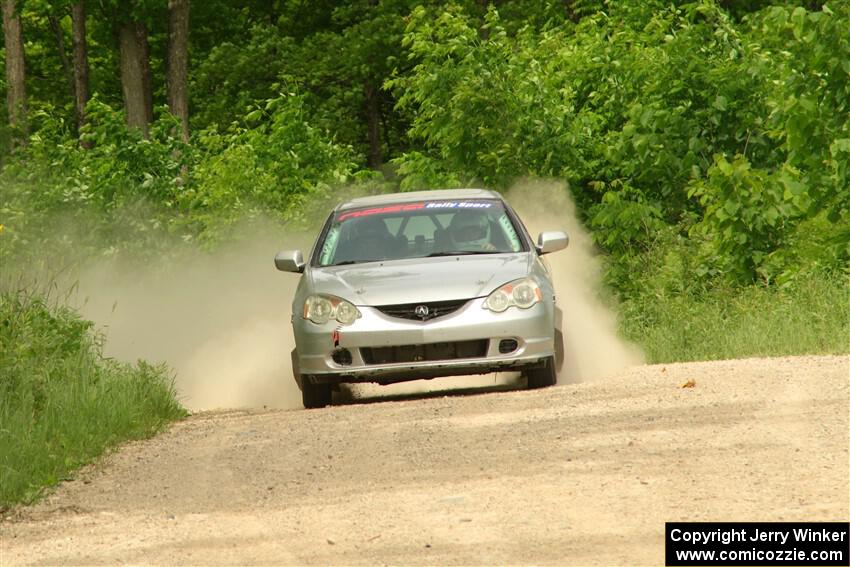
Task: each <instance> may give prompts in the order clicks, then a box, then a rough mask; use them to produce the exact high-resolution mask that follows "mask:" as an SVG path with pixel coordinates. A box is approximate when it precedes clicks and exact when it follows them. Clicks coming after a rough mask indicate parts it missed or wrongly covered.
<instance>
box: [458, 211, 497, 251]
mask: <svg viewBox="0 0 850 567" xmlns="http://www.w3.org/2000/svg"><path fill="white" fill-rule="evenodd" d="M448 233H449V238H450V239H451V241H452V243H453V244H454V246H455V248H456V249H457V250H470V251H472V250H495V249H496V247H495V246H493V244H492V243H491V242H490V220H489V219H488V218H487V214H486V213H482V212H479V211H460V212H458V213H457V214H456V215H455V216H453V217H452V220H451V222H450V223H449V228H448Z"/></svg>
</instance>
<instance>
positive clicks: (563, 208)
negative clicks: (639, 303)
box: [506, 180, 643, 383]
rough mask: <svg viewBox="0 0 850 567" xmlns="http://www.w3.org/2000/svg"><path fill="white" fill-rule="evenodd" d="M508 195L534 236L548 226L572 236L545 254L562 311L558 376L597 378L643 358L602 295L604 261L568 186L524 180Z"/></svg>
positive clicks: (568, 379)
mask: <svg viewBox="0 0 850 567" xmlns="http://www.w3.org/2000/svg"><path fill="white" fill-rule="evenodd" d="M506 198H507V200H508V202H509V203H510V204H511V206H512V207H513V208H514V209H515V210H516V211H517V213H518V214H519V216H520V218H522V220H523V222H524V223H525V225H526V228H528V230H529V232H530V233H531V234H532V237H534V238H536V237H537V234H538V233H539V232H542V231H544V230H563V231H565V232H566V233H567V234H568V235H569V237H570V244H569V246H568V247H567V249H566V250H562V251H560V252H555V253H552V254H549V255H547V256H545V258H546V260H547V262H548V263H549V266H550V267H551V269H552V272H553V279H554V281H555V297H556V299H557V302H558V305H559V306H560V307H561V310H562V311H563V312H564V321H563V332H564V355H565V356H564V366H563V368H562V369H561V372H560V374H559V376H558V382H559V383H571V382H584V381H590V380H597V379H600V378H604V377H605V376H609V375H611V374H615V373H617V372H619V371H621V370H623V369H624V368H627V367H629V366H635V365H638V364H641V363H643V354H642V353H641V351H640V349H639V348H638V347H637V346H635V345H633V344H631V343H629V342H627V341H625V340H624V339H622V338H621V337H620V336H619V335H618V333H617V316H616V312H615V309H614V307H613V303H611V302H609V301H603V299H602V298H603V295H602V289H603V286H602V263H601V261H600V257H599V255H598V254H597V253H596V251H595V249H594V245H593V240H592V238H591V237H590V234H588V232H587V231H586V230H585V229H584V227H583V226H582V224H581V222H580V221H579V220H578V217H577V216H576V210H575V205H574V203H573V202H572V199H571V198H570V195H569V191H568V190H567V188H566V186H565V185H564V184H563V183H559V182H555V181H542V180H536V181H524V182H521V183H517V184H516V185H515V186H514V187H512V188H511V189H510V190H509V191H508V192H507V194H506Z"/></svg>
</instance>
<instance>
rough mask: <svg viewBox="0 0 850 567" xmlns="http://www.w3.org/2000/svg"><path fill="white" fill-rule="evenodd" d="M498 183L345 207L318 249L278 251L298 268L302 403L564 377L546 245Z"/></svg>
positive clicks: (558, 243) (563, 242) (547, 238)
mask: <svg viewBox="0 0 850 567" xmlns="http://www.w3.org/2000/svg"><path fill="white" fill-rule="evenodd" d="M567 243H568V238H567V235H566V234H565V233H563V232H556V231H549V232H542V233H540V235H539V236H538V238H537V241H536V243H535V242H534V241H533V240H532V239H531V237H530V235H529V233H528V231H527V230H526V228H525V226H524V225H523V224H522V222H521V221H520V219H519V217H518V216H517V214H516V213H515V212H514V211H513V209H511V207H510V206H508V204H507V203H506V202H505V201H504V200H503V199H502V197H501V196H500V195H499V194H498V193H495V192H493V191H487V190H483V189H457V190H440V191H420V192H410V193H398V194H392V195H379V196H372V197H364V198H359V199H353V200H351V201H348V202H346V203H343V204H340V205H339V206H337V207H336V208H335V209H334V210H333V211H332V212H331V214H330V216H329V217H328V219H327V221H326V222H325V223H324V226H323V227H322V230H321V232H320V233H319V236H318V238H317V239H316V243H315V245H314V246H313V250H312V251H311V252H310V253H309V255H308V256H307V257H306V259H305V257H304V256H303V254H302V252H301V251H300V250H289V251H283V252H279V253H278V254H277V255H276V256H275V266H276V267H277V268H278V269H279V270H282V271H286V272H295V273H300V274H302V275H301V279H300V281H299V283H298V287H297V289H296V292H295V298H294V300H293V303H292V327H293V331H294V335H295V347H296V348H295V350H293V351H292V371H293V375H294V377H295V380H296V382H297V383H298V386H299V388H300V389H301V394H302V399H303V402H304V407H306V408H318V407H323V406H326V405H328V404H329V403H330V402H331V393H332V390H333V389H335V388H337V387H338V386H339V384H342V383H351V382H377V383H380V384H390V383H394V382H402V381H406V380H418V379H425V378H436V377H441V376H459V375H467V374H486V373H490V372H500V371H518V372H521V373H522V374H523V375H524V376H525V378H526V379H527V383H528V387H529V388H541V387H545V386H551V385H553V384H555V381H556V377H557V371H558V370H559V369H560V366H561V364H562V362H563V352H564V349H563V338H562V334H561V318H562V317H561V310H560V309H559V308H558V307H557V305H556V304H555V291H554V288H553V285H552V276H551V273H550V270H549V268H548V266H547V264H546V262H545V261H544V259H543V258H542V256H543V255H544V254H548V253H549V252H554V251H556V250H560V249H562V248H564V247H566V246H567Z"/></svg>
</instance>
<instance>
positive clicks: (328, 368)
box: [293, 298, 555, 385]
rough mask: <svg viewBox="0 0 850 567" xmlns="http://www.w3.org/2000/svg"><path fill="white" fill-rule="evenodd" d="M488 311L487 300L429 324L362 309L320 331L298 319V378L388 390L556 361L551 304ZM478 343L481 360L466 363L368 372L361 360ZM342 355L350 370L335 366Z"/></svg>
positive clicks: (380, 366)
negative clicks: (511, 343) (391, 350)
mask: <svg viewBox="0 0 850 567" xmlns="http://www.w3.org/2000/svg"><path fill="white" fill-rule="evenodd" d="M483 303H484V298H476V299H471V300H470V301H469V302H468V303H467V304H466V305H464V306H463V307H462V308H460V309H458V310H457V311H455V312H454V313H451V314H449V315H446V316H444V317H439V318H436V319H432V320H429V321H424V322H422V321H413V320H408V319H402V318H397V317H390V316H388V315H385V314H383V313H381V312H380V311H379V310H377V309H375V308H373V307H365V306H358V309H359V310H360V312H361V314H362V317H361V318H359V319H357V321H355V322H354V323H353V324H351V325H348V326H341V325H339V324H338V323H337V322H336V321H332V322H328V323H326V324H323V325H317V324H315V323H313V322H311V321H308V320H305V319H302V318H301V317H297V316H296V317H295V318H294V319H293V329H294V332H295V344H296V347H297V356H298V360H297V363H298V367H299V373H300V378H302V379H307V380H310V381H311V382H313V383H343V382H379V383H382V384H387V383H392V382H403V381H406V380H416V379H420V378H436V377H440V376H457V375H464V374H486V373H489V372H497V371H509V370H521V369H522V368H523V367H526V366H530V365H535V364H538V363H539V362H540V361H541V360H542V359H544V358H546V357H549V356H552V355H553V354H554V329H555V313H554V306H553V305H552V303H551V302H541V303H538V304H536V305H534V306H533V307H531V308H529V309H519V308H517V307H511V308H509V309H507V310H506V311H504V312H502V313H494V312H492V311H489V310H487V309H484V308H483ZM335 330H336V331H337V333H336V334H335V333H334V331H335ZM511 339H512V340H515V341H516V344H517V346H516V349H514V350H513V351H511V352H508V353H501V352H500V351H499V345H500V343H501V341H503V340H511ZM476 340H478V341H482V340H483V341H486V347H484V349H483V351H482V352H483V354H482V355H480V356H474V357H468V358H451V359H447V360H413V361H405V362H395V363H389V364H387V363H377V364H376V363H374V361H371V362H373V363H372V364H368V363H367V360H368V356H367V357H365V359H364V356H363V352H361V349H368V348H372V349H375V348H381V347H394V346H395V347H400V346H404V345H435V344H437V343H442V344H445V343H459V342H465V341H476ZM335 342H336V344H335ZM339 349H346V350H347V351H348V352H349V353H350V358H351V360H350V363H348V361H347V360H346V361H345V362H346V363H345V364H339V363H338V362H335V361H334V351H335V350H339ZM298 378H299V377H298V376H297V377H296V380H297V379H298ZM299 385H300V384H299Z"/></svg>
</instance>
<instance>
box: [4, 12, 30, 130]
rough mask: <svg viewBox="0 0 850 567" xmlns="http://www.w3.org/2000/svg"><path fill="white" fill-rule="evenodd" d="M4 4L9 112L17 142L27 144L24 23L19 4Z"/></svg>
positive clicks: (7, 102) (10, 122) (7, 103)
mask: <svg viewBox="0 0 850 567" xmlns="http://www.w3.org/2000/svg"><path fill="white" fill-rule="evenodd" d="M1 1H2V3H3V38H4V40H5V45H6V82H7V83H8V87H7V91H6V105H7V106H8V109H9V124H10V125H11V126H12V130H13V131H14V139H17V141H18V142H19V143H22V144H24V143H26V137H27V91H26V80H25V79H26V72H25V67H24V39H23V32H22V31H21V19H20V17H19V15H18V13H17V0H1ZM14 143H15V142H14V140H13V144H14Z"/></svg>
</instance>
